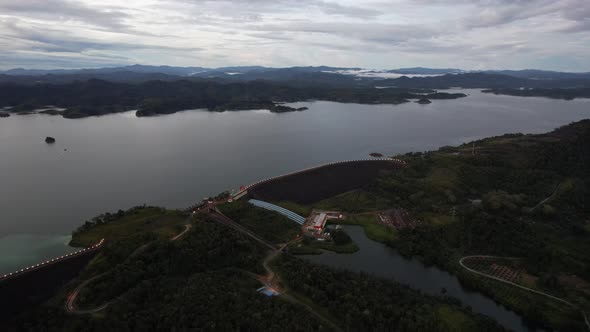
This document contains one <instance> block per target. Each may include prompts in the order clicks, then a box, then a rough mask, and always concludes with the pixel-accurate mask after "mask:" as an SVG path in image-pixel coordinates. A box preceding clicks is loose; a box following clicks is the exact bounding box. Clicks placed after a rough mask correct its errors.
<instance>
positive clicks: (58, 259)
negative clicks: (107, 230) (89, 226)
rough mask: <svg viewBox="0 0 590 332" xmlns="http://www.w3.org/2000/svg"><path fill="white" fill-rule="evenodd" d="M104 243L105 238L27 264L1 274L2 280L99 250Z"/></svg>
mask: <svg viewBox="0 0 590 332" xmlns="http://www.w3.org/2000/svg"><path fill="white" fill-rule="evenodd" d="M103 244H104V239H102V240H100V241H99V242H98V243H96V244H95V245H93V246H90V247H88V248H84V249H80V250H78V251H74V252H71V253H69V254H66V255H62V256H59V257H56V258H52V259H48V260H46V261H44V262H41V263H38V264H35V265H31V266H27V267H25V268H22V269H20V270H18V271H15V272H11V273H7V274H4V275H2V276H0V282H1V281H3V280H5V279H9V278H13V277H16V276H19V275H21V274H23V273H27V272H31V271H34V270H38V269H41V268H43V267H46V266H48V265H51V264H56V263H59V262H62V261H64V260H66V259H70V258H73V257H77V256H80V255H83V254H86V253H88V252H92V251H95V250H98V249H100V248H101V247H102V245H103Z"/></svg>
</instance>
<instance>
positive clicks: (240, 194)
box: [233, 158, 406, 200]
mask: <svg viewBox="0 0 590 332" xmlns="http://www.w3.org/2000/svg"><path fill="white" fill-rule="evenodd" d="M367 161H381V162H383V161H390V162H392V163H394V164H398V165H400V166H403V165H405V164H406V162H405V161H403V160H401V159H395V158H371V159H353V160H343V161H336V162H332V163H327V164H321V165H317V166H312V167H308V168H304V169H301V170H298V171H294V172H290V173H286V174H282V175H277V176H273V177H270V178H266V179H263V180H260V181H257V182H255V183H252V184H249V185H247V186H245V187H242V188H240V191H238V192H237V193H236V194H235V195H234V196H233V199H234V200H238V199H240V198H242V197H244V196H245V195H246V194H248V189H251V188H254V187H256V186H258V185H261V184H263V183H266V182H270V181H274V180H278V179H281V178H284V177H288V176H291V175H295V174H300V173H305V172H308V171H312V170H315V169H318V168H322V167H327V166H334V165H341V164H347V163H358V162H367Z"/></svg>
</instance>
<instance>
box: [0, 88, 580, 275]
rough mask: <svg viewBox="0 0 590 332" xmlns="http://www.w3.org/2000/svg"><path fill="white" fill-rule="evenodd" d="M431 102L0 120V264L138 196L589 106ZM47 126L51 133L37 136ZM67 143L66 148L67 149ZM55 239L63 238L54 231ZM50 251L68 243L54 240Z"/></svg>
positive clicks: (171, 194)
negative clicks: (277, 111)
mask: <svg viewBox="0 0 590 332" xmlns="http://www.w3.org/2000/svg"><path fill="white" fill-rule="evenodd" d="M460 91H463V92H465V93H467V94H469V96H468V97H467V98H462V99H457V100H433V103H432V104H430V105H419V104H416V103H407V104H402V105H358V104H340V103H334V102H323V101H318V102H301V103H295V104H293V105H296V106H298V107H300V106H306V107H309V110H307V111H303V112H292V113H284V114H275V113H270V112H268V111H264V110H261V111H240V112H225V113H214V112H207V111H199V110H194V111H184V112H179V113H176V114H172V115H166V116H159V117H153V118H137V117H135V115H134V112H127V113H121V114H112V115H106V116H102V117H93V118H85V119H77V120H70V119H63V118H61V117H52V116H49V115H13V116H11V117H9V118H2V119H0V272H1V271H7V270H13V268H14V266H16V265H18V263H14V262H18V261H19V259H20V260H21V261H22V262H23V265H25V264H24V262H30V261H31V260H33V259H36V257H50V256H47V255H49V254H47V253H50V254H52V253H53V252H51V250H49V249H46V247H43V246H37V243H43V241H40V240H39V239H38V238H37V236H39V237H48V238H57V239H59V238H61V237H62V236H64V235H66V234H70V233H71V231H72V230H73V229H75V228H76V227H77V226H78V225H80V224H82V223H83V222H84V221H85V220H87V219H89V218H91V217H93V216H95V215H97V214H100V213H103V212H106V211H116V210H117V209H126V208H129V207H132V206H135V205H140V204H144V203H145V204H149V205H159V206H166V207H171V208H182V207H186V206H188V205H190V204H192V203H194V202H196V201H199V200H200V199H202V198H203V197H204V196H207V195H211V194H216V193H218V192H221V191H223V190H229V189H232V188H233V189H236V188H238V187H239V186H240V185H244V184H248V183H250V182H253V181H255V180H258V179H261V178H266V177H269V176H273V175H278V174H282V173H286V172H290V171H294V170H298V169H301V168H304V167H308V166H313V165H317V164H320V163H324V162H330V161H338V160H343V159H355V158H367V157H368V154H369V153H371V152H381V153H385V154H390V155H391V154H396V153H402V152H408V151H421V150H430V149H436V148H438V147H440V146H443V145H455V144H460V143H462V142H465V141H469V140H473V139H477V138H482V137H487V136H493V135H500V134H503V133H514V132H523V133H541V132H546V131H549V130H552V129H554V128H555V127H558V126H561V125H565V124H567V123H570V122H572V121H576V120H580V119H583V118H588V117H590V100H584V99H580V100H574V101H561V100H552V99H546V98H522V97H510V96H495V95H489V94H482V93H480V92H479V91H478V90H460ZM46 136H52V137H55V138H56V140H57V141H56V143H55V144H53V145H48V144H45V142H44V139H45V137H46ZM66 149H67V151H66ZM64 242H65V241H64ZM48 243H53V244H52V245H53V246H54V248H57V249H56V250H57V251H59V250H62V251H69V250H71V249H70V248H67V247H65V246H63V245H62V242H59V241H57V242H51V241H49V242H48Z"/></svg>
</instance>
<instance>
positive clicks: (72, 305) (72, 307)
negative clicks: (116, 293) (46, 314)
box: [65, 223, 192, 315]
mask: <svg viewBox="0 0 590 332" xmlns="http://www.w3.org/2000/svg"><path fill="white" fill-rule="evenodd" d="M191 228H192V225H191V224H190V223H187V224H185V225H184V230H183V231H182V232H180V233H178V234H177V235H175V236H174V237H172V238H171V239H170V241H176V240H178V239H180V238H181V237H182V236H183V235H184V234H186V233H187V232H188V231H189V230H190V229H191ZM152 243H153V242H150V243H146V244H144V245H141V246H140V247H138V248H137V249H135V250H134V251H133V252H132V253H131V255H129V257H127V259H129V258H131V257H134V256H136V255H138V254H139V253H140V252H142V251H143V250H145V249H147V248H148V247H149V245H150V244H152ZM105 274H106V272H105V273H101V274H99V275H96V276H94V277H92V278H90V279H87V280H85V281H83V282H82V283H81V284H80V285H78V287H76V288H75V289H74V290H73V291H72V292H71V293H70V294H68V296H67V297H66V303H65V309H66V311H67V312H68V313H70V314H76V315H85V314H93V313H97V312H99V311H101V310H104V309H106V308H107V307H108V306H109V304H111V302H112V301H111V302H107V303H105V304H103V305H101V306H99V307H96V308H92V309H84V310H83V309H79V308H78V306H77V305H76V300H78V295H80V291H82V289H83V288H84V287H86V286H87V285H88V284H89V283H91V282H92V281H94V280H97V279H99V278H100V277H102V276H104V275H105Z"/></svg>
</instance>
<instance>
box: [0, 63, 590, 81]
mask: <svg viewBox="0 0 590 332" xmlns="http://www.w3.org/2000/svg"><path fill="white" fill-rule="evenodd" d="M117 72H134V73H152V74H165V75H173V76H197V77H212V76H214V77H219V76H221V77H223V76H235V75H243V74H258V75H261V76H264V74H268V73H288V72H297V73H319V72H326V73H355V72H358V73H374V74H388V73H390V74H400V75H408V76H416V75H428V76H433V75H445V74H463V73H469V72H470V73H485V74H499V75H507V76H513V77H519V78H529V79H569V78H590V72H586V73H571V72H557V71H547V70H537V69H524V70H483V71H473V70H472V71H469V70H463V69H457V68H424V67H413V68H398V69H388V70H371V69H363V68H351V67H329V66H316V67H286V68H272V67H262V66H236V67H219V68H205V67H174V66H145V65H132V66H121V67H104V68H92V69H24V68H14V69H9V70H6V71H0V74H5V75H12V76H40V75H84V74H86V75H88V74H105V73H117ZM376 76H377V75H376Z"/></svg>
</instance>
